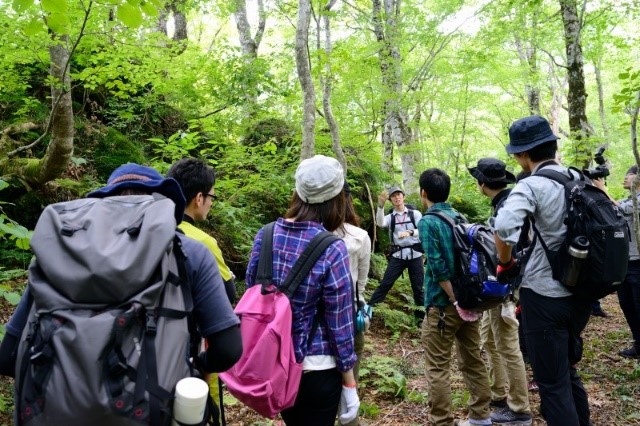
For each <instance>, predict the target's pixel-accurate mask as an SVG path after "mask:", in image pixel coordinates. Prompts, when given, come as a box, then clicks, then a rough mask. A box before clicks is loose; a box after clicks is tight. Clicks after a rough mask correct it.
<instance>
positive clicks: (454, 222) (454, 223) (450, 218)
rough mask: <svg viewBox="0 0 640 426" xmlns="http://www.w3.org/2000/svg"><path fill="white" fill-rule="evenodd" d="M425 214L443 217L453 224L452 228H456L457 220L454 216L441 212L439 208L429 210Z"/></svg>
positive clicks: (450, 224)
mask: <svg viewBox="0 0 640 426" xmlns="http://www.w3.org/2000/svg"><path fill="white" fill-rule="evenodd" d="M425 214H427V215H430V216H437V217H439V218H440V219H442V220H444V221H445V222H447V223H448V224H449V226H451V228H454V227H455V226H456V225H457V223H456V221H455V220H454V219H453V218H452V217H450V216H448V215H446V214H444V213H443V212H441V211H439V210H434V211H430V212H427V213H425Z"/></svg>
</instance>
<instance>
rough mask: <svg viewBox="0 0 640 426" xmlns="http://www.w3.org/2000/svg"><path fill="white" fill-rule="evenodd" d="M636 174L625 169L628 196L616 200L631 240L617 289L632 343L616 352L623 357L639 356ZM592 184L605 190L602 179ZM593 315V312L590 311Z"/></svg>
mask: <svg viewBox="0 0 640 426" xmlns="http://www.w3.org/2000/svg"><path fill="white" fill-rule="evenodd" d="M637 175H638V166H636V165H633V166H631V167H630V168H629V170H627V173H626V174H625V176H624V182H623V187H624V189H628V190H629V192H630V195H629V197H627V198H625V199H623V200H620V201H618V202H617V204H618V206H619V207H620V208H621V210H622V213H623V214H624V218H625V219H626V220H627V223H628V225H629V229H630V230H631V242H630V244H629V264H628V269H627V276H626V277H625V279H624V281H623V282H622V285H621V286H620V288H619V289H618V301H619V303H620V308H621V309H622V313H623V314H624V318H625V320H627V324H629V330H630V331H631V337H632V338H633V345H631V346H630V347H628V348H624V349H622V350H620V351H619V352H618V355H620V356H623V357H625V358H635V359H639V358H640V254H638V244H637V242H636V233H635V232H634V230H633V229H634V228H633V199H632V198H631V194H632V192H631V185H632V184H633V181H634V179H636V177H637ZM593 183H594V185H596V186H597V187H598V188H600V189H602V190H603V191H606V190H607V187H606V186H605V184H604V181H603V180H602V179H594V180H593ZM636 191H637V190H636ZM636 197H637V198H638V200H640V192H636ZM592 315H593V313H592Z"/></svg>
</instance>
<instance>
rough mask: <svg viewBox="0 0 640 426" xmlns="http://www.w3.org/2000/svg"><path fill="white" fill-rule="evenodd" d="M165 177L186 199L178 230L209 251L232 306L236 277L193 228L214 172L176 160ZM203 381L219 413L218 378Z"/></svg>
mask: <svg viewBox="0 0 640 426" xmlns="http://www.w3.org/2000/svg"><path fill="white" fill-rule="evenodd" d="M167 177H171V178H174V179H175V180H176V181H178V184H180V188H181V189H182V192H183V194H184V198H185V199H186V200H187V206H186V207H185V209H184V217H183V218H182V222H181V223H180V225H178V228H179V229H180V230H181V231H182V232H184V234H185V235H186V236H187V237H189V238H191V239H194V240H196V241H199V242H201V243H202V244H204V245H205V246H207V248H208V249H209V250H210V251H211V253H212V254H213V256H214V257H215V259H216V262H217V263H218V269H219V270H220V275H221V276H222V280H223V281H224V288H225V291H226V293H227V297H228V298H229V302H231V303H234V302H235V299H236V284H235V278H236V277H235V275H234V274H233V272H231V270H230V269H229V267H228V266H227V264H226V263H225V261H224V258H223V257H222V251H221V250H220V246H218V241H216V239H215V238H213V237H212V236H211V235H209V234H207V233H206V232H204V231H203V230H201V229H198V228H196V227H195V222H203V221H204V220H206V219H207V215H208V214H209V210H211V206H212V205H213V202H214V201H215V199H216V198H217V197H216V195H215V193H214V192H213V185H214V183H215V181H216V175H215V171H214V170H213V168H212V167H210V166H209V165H207V163H205V162H204V161H202V160H199V159H196V158H183V159H181V160H178V161H176V162H175V163H174V164H173V165H172V166H171V167H170V168H169V171H168V172H167ZM205 379H206V381H207V382H208V383H209V389H210V393H211V398H212V399H213V401H216V403H217V404H219V405H220V407H219V408H220V412H221V413H222V412H223V407H222V404H221V402H222V401H221V400H220V394H221V388H220V384H219V381H218V375H217V374H211V375H209V376H208V377H206V378H205Z"/></svg>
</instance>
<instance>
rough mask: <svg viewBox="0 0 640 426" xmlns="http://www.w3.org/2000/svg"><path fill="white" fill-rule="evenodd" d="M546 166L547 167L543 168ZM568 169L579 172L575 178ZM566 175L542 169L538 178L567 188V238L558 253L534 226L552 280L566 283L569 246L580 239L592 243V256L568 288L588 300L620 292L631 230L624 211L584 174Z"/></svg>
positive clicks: (584, 263)
mask: <svg viewBox="0 0 640 426" xmlns="http://www.w3.org/2000/svg"><path fill="white" fill-rule="evenodd" d="M542 167H544V165H543V166H542ZM569 170H573V171H575V172H576V174H577V176H574V175H573V174H572V173H571V172H570V171H569ZM569 170H567V172H566V173H563V172H558V171H555V170H549V169H547V170H545V169H539V170H538V171H537V172H536V173H535V176H544V177H546V178H549V179H551V180H554V181H556V182H558V183H560V184H562V185H564V189H565V197H566V202H567V204H566V205H567V215H566V217H565V219H564V223H565V225H567V235H566V236H565V239H564V241H563V242H562V244H561V245H560V247H559V248H558V249H557V250H550V249H549V247H548V246H547V245H546V244H545V242H544V240H543V239H542V237H541V236H540V231H538V229H537V228H536V226H535V222H534V223H533V230H534V232H535V234H536V236H537V239H538V240H540V243H541V244H542V247H543V248H544V251H545V253H546V255H547V259H548V261H549V264H550V265H551V269H552V271H553V278H554V279H556V280H558V281H560V282H561V283H563V284H566V283H565V282H563V281H564V276H565V274H564V268H565V267H566V265H569V264H570V260H571V259H570V255H569V246H570V245H571V243H572V242H573V241H574V240H575V239H576V238H578V237H586V238H587V239H588V240H589V253H588V255H587V257H586V259H585V261H584V262H582V267H581V269H580V272H579V278H578V280H577V285H574V286H568V285H567V286H566V287H567V288H568V289H569V290H570V291H572V292H573V293H575V294H576V295H578V296H580V297H582V298H586V299H594V300H595V299H600V298H602V297H604V296H606V295H607V294H610V293H613V292H614V291H616V290H618V288H619V286H620V284H621V283H622V281H623V280H624V278H625V276H626V274H627V262H628V260H629V227H628V225H627V222H626V221H625V219H624V217H623V215H622V212H621V211H620V209H619V208H618V207H617V206H616V205H615V203H614V202H613V201H611V199H610V198H609V196H608V195H607V194H605V193H604V192H603V191H601V190H600V189H599V188H598V187H596V186H594V185H593V184H592V183H591V181H590V180H589V179H587V178H585V176H584V174H583V173H582V172H581V171H580V170H578V169H576V168H574V167H570V168H569Z"/></svg>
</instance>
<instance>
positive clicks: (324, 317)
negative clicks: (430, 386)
mask: <svg viewBox="0 0 640 426" xmlns="http://www.w3.org/2000/svg"><path fill="white" fill-rule="evenodd" d="M295 182H296V183H295V187H296V190H295V192H294V193H293V196H292V198H291V202H290V204H289V209H288V210H287V212H286V213H285V215H284V217H281V218H278V220H277V221H276V222H275V226H274V228H273V280H274V282H275V283H282V281H283V280H284V278H285V276H286V275H287V273H288V272H289V270H290V269H291V267H292V266H293V264H294V263H295V261H296V260H297V259H298V257H299V256H300V255H301V253H302V252H303V251H304V249H305V248H306V246H307V245H308V244H309V242H310V241H311V240H312V239H313V237H314V236H316V235H317V234H319V233H320V232H322V231H325V230H327V231H330V232H333V231H335V230H337V229H338V228H340V227H341V226H342V224H343V223H344V217H345V199H344V194H343V191H342V189H343V184H344V172H343V169H342V166H341V165H340V163H339V162H338V161H337V160H336V159H334V158H330V157H326V156H323V155H316V156H314V157H312V158H308V159H306V160H303V161H302V162H301V163H300V165H299V166H298V169H297V170H296V174H295ZM262 236H263V230H260V231H259V232H258V234H257V235H256V238H255V241H254V245H253V249H252V251H251V258H250V260H249V265H248V266H247V274H246V283H247V288H250V287H252V286H253V285H255V284H256V277H257V272H258V271H257V269H258V260H259V257H260V249H261V246H262V244H263V240H262ZM291 310H292V312H293V329H292V334H293V341H294V351H295V355H296V360H297V361H298V362H302V364H303V371H304V374H303V375H302V381H301V382H300V388H299V391H298V395H297V398H296V402H295V404H294V405H293V407H291V408H287V409H285V410H284V411H282V419H283V420H284V422H285V423H286V424H287V425H289V426H291V425H319V426H324V425H326V426H333V424H334V422H335V419H336V414H337V413H338V405H340V413H339V420H340V422H341V423H349V422H350V421H352V420H354V419H355V418H356V416H357V415H358V409H359V406H360V400H359V398H358V393H357V390H356V381H355V378H354V375H353V366H354V364H355V362H356V354H355V351H354V323H353V321H354V318H353V293H352V285H351V273H350V270H349V254H348V252H347V247H346V245H345V243H344V241H343V240H341V239H338V240H336V241H335V242H334V243H332V244H331V245H330V246H329V247H328V248H327V249H326V250H325V251H324V253H323V254H322V255H321V256H320V258H319V260H318V261H317V262H316V263H315V265H314V266H313V267H312V268H311V271H310V272H309V274H308V275H307V276H306V278H305V279H304V280H303V281H302V283H301V284H300V286H299V287H298V288H297V290H296V291H295V292H294V294H293V296H292V297H291ZM314 324H315V332H313V329H314Z"/></svg>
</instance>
